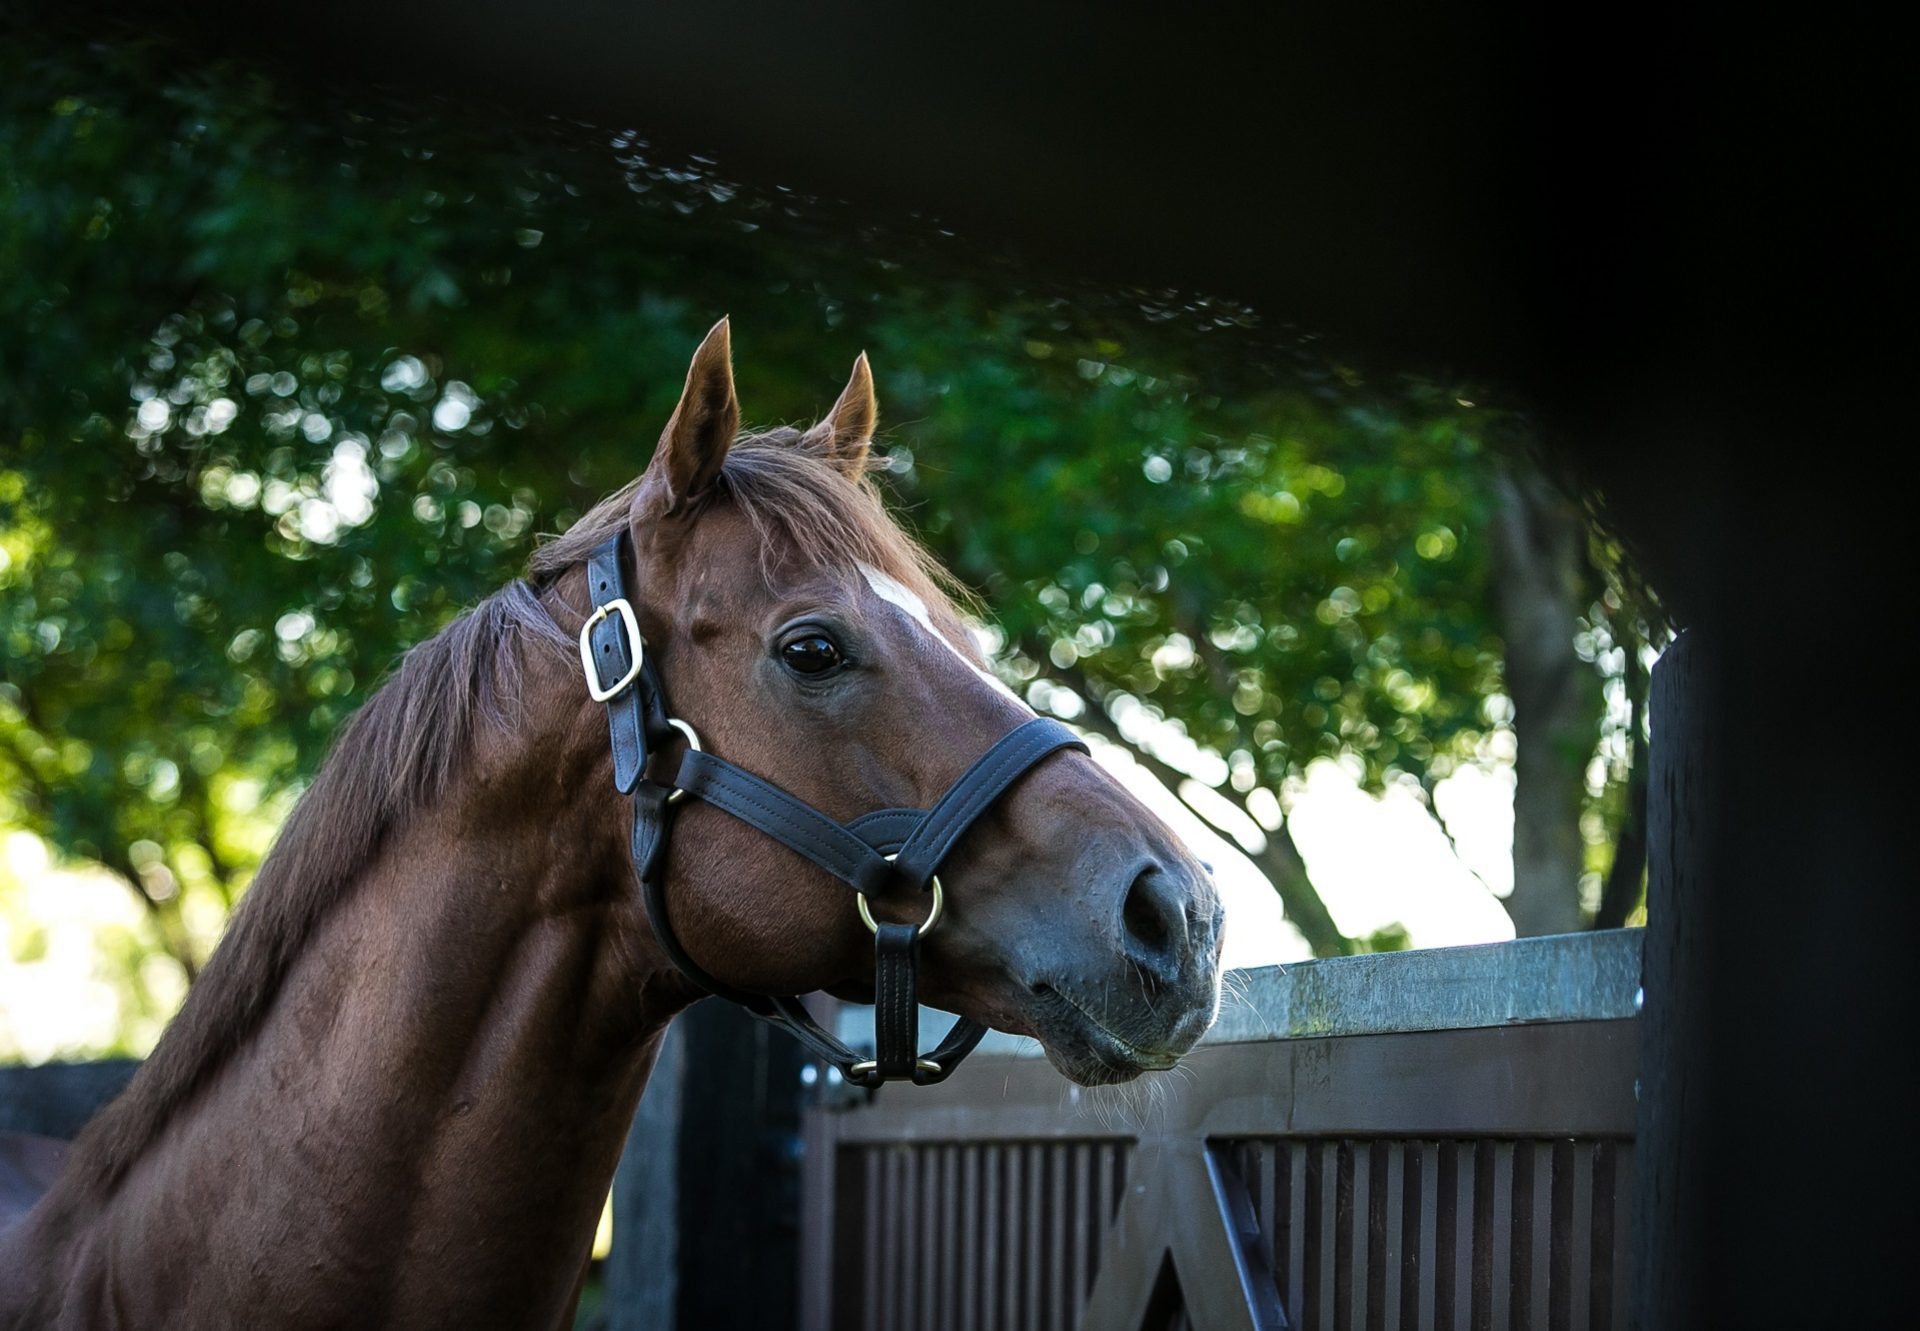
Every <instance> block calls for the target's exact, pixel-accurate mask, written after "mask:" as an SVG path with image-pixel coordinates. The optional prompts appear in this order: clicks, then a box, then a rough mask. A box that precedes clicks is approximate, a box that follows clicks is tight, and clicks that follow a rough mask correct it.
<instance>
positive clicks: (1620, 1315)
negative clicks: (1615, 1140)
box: [1612, 1143, 1634, 1331]
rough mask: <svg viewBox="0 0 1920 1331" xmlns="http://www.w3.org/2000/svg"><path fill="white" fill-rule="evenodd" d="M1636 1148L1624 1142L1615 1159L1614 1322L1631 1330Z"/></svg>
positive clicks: (1621, 1328) (1623, 1329) (1622, 1329)
mask: <svg viewBox="0 0 1920 1331" xmlns="http://www.w3.org/2000/svg"><path fill="white" fill-rule="evenodd" d="M1633 1153H1634V1147H1633V1145H1632V1144H1629V1143H1622V1144H1621V1145H1619V1146H1618V1147H1616V1148H1615V1151H1614V1158H1613V1178H1614V1187H1613V1322H1612V1325H1613V1327H1614V1331H1627V1326H1628V1324H1629V1322H1630V1320H1631V1317H1632V1312H1633V1260H1632V1259H1633V1219H1632V1217H1633V1205H1634V1195H1633V1180H1634V1172H1633V1170H1634V1164H1633Z"/></svg>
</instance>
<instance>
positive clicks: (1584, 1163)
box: [1566, 1142, 1594, 1331]
mask: <svg viewBox="0 0 1920 1331" xmlns="http://www.w3.org/2000/svg"><path fill="white" fill-rule="evenodd" d="M1572 1155H1573V1164H1572V1179H1571V1180H1570V1182H1571V1184H1572V1189H1571V1191H1572V1197H1571V1198H1570V1200H1569V1203H1568V1209H1569V1211H1570V1215H1569V1222H1568V1227H1567V1263H1566V1270H1567V1327H1568V1331H1587V1328H1588V1326H1589V1325H1590V1323H1589V1321H1588V1315H1589V1313H1590V1312H1591V1311H1592V1306H1591V1300H1592V1293H1593V1286H1592V1274H1593V1166H1594V1161H1593V1143H1592V1142H1574V1143H1572Z"/></svg>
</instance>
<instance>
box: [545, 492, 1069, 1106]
mask: <svg viewBox="0 0 1920 1331" xmlns="http://www.w3.org/2000/svg"><path fill="white" fill-rule="evenodd" d="M626 546H627V534H626V532H625V531H624V530H623V531H620V532H618V533H616V534H615V535H613V536H611V537H608V538H607V540H606V541H605V542H604V543H602V544H601V545H600V546H599V547H598V548H597V549H595V550H594V552H593V555H592V557H591V558H590V559H589V560H588V561H587V580H588V584H589V586H590V587H591V589H592V592H593V606H594V609H593V614H592V615H591V616H590V617H589V618H588V619H587V622H586V623H585V624H584V625H583V626H582V627H581V629H580V663H581V667H582V669H583V670H584V671H585V673H586V677H587V689H588V692H589V693H590V694H592V696H593V699H594V701H596V702H604V703H605V704H606V705H607V725H608V729H609V731H610V733H611V735H612V739H613V779H614V784H615V785H616V786H618V787H619V789H620V791H621V793H623V794H626V795H629V796H631V797H632V800H633V847H632V850H633V867H634V871H635V872H636V873H637V874H638V875H639V876H640V890H641V895H642V899H643V900H644V901H645V903H646V909H647V916H648V918H649V919H650V920H651V921H652V923H653V930H654V933H655V935H656V936H657V937H658V938H659V940H660V945H661V946H662V947H663V948H665V949H666V953H667V955H668V956H669V957H671V958H672V959H673V963H674V964H675V965H676V966H678V967H679V968H680V970H681V971H682V972H683V973H685V975H686V976H687V977H688V978H689V979H691V980H692V981H693V982H694V983H696V984H698V985H700V986H701V987H702V988H704V989H705V990H707V992H708V993H711V994H715V995H717V996H719V997H721V998H725V999H728V1000H730V1001H731V1002H735V1003H738V1004H740V1005H741V1006H742V1007H744V1008H746V1009H747V1011H749V1012H751V1013H752V1014H753V1015H754V1016H756V1017H759V1018H760V1019H761V1020H763V1021H766V1022H770V1023H771V1024H773V1025H775V1026H779V1027H781V1028H782V1029H784V1030H786V1031H787V1032H789V1033H790V1034H791V1035H793V1036H794V1037H795V1038H796V1039H798V1040H799V1041H800V1042H801V1043H802V1044H804V1045H805V1046H807V1048H808V1049H809V1050H811V1051H812V1052H813V1053H814V1054H815V1055H817V1056H818V1057H819V1058H821V1059H822V1060H824V1061H825V1062H827V1063H829V1064H831V1065H832V1066H833V1067H835V1068H837V1069H839V1071H840V1075H841V1076H843V1077H845V1078H846V1079H847V1080H848V1081H849V1082H851V1083H853V1084H854V1085H856V1086H867V1087H872V1086H878V1085H880V1084H881V1083H882V1082H888V1081H911V1082H913V1083H915V1084H916V1085H920V1086H930V1085H932V1084H933V1083H935V1082H939V1081H945V1080H946V1078H947V1076H948V1075H949V1074H950V1073H951V1072H952V1071H953V1069H954V1068H955V1067H956V1066H958V1065H959V1062H960V1060H961V1059H963V1058H965V1057H966V1056H967V1055H968V1054H970V1053H972V1052H973V1048H974V1046H975V1045H977V1044H979V1043H980V1037H981V1036H983V1035H985V1034H986V1033H987V1028H986V1027H985V1026H982V1025H981V1024H980V1023H979V1022H975V1021H968V1020H967V1019H966V1018H964V1017H963V1018H961V1019H960V1020H958V1021H956V1022H954V1024H953V1027H952V1029H950V1030H949V1031H948V1032H947V1034H946V1037H945V1038H944V1039H942V1040H941V1041H940V1043H939V1044H938V1045H937V1046H935V1047H934V1048H933V1049H932V1050H930V1051H928V1052H927V1053H925V1054H922V1053H920V1052H919V1036H920V1009H919V999H918V993H919V980H918V970H919V964H920V938H921V936H922V935H924V934H926V933H927V932H929V931H930V930H932V929H933V927H934V926H935V925H936V924H938V923H939V920H940V912H941V907H942V904H943V898H944V893H943V891H942V888H941V885H940V880H939V878H938V877H937V876H936V871H937V870H938V869H939V868H940V865H941V862H942V861H944V860H945V859H946V857H947V855H948V853H949V852H950V851H952V849H953V847H954V845H955V844H956V843H957V842H958V841H959V840H960V838H961V837H962V836H964V835H965V834H966V832H967V829H968V828H970V827H972V826H973V824H974V822H975V821H976V820H977V819H978V818H979V817H980V816H981V815H982V814H984V813H985V812H986V811H987V810H988V809H990V808H991V807H993V804H994V802H995V801H996V800H998V799H999V798H1000V796H1001V795H1002V794H1004V793H1005V792H1006V790H1007V788H1008V787H1009V786H1011V785H1012V784H1013V783H1014V782H1015V781H1017V780H1019V778H1020V777H1022V776H1024V775H1025V774H1026V773H1027V771H1028V770H1030V769H1031V768H1032V767H1033V766H1034V765H1035V764H1037V763H1039V762H1040V761H1041V760H1042V759H1043V758H1045V757H1047V756H1048V755H1049V754H1052V753H1054V752H1056V751H1058V750H1060V749H1067V748H1073V749H1080V750H1081V751H1082V752H1084V751H1085V750H1086V745H1085V744H1083V743H1081V741H1080V740H1079V738H1078V737H1076V736H1075V735H1074V733H1073V732H1072V731H1070V730H1068V729H1067V728H1066V727H1065V726H1063V725H1061V724H1060V723H1059V722H1057V721H1049V720H1047V719H1045V718H1043V717H1036V718H1034V719H1033V720H1031V721H1028V722H1026V723H1024V724H1022V725H1020V726H1017V727H1015V728H1014V729H1013V730H1011V731H1009V732H1008V733H1007V734H1005V735H1003V736H1001V737H1000V739H999V740H998V741H997V742H995V744H994V745H993V746H992V747H991V748H989V749H988V750H987V751H986V752H985V753H984V754H982V755H981V756H980V758H979V759H978V760H977V761H976V762H975V763H974V764H973V766H972V767H969V768H968V769H967V770H966V771H965V772H964V773H962V774H961V776H960V779H959V780H957V781H955V782H954V783H953V785H951V786H949V787H948V788H947V792H946V794H944V795H942V796H941V797H940V798H939V799H938V800H936V801H935V802H934V805H933V807H932V808H931V809H878V810H875V811H874V812H872V813H868V814H863V815H861V816H860V817H858V818H856V819H854V820H853V821H852V822H850V823H838V822H835V821H834V820H833V819H831V818H829V817H827V815H825V814H824V813H821V812H820V811H819V810H818V809H816V808H814V807H813V806H812V805H810V804H807V803H805V802H803V801H801V800H798V799H796V798H794V797H793V796H792V795H789V794H788V793H787V792H786V791H784V790H782V789H780V788H779V787H778V786H775V785H772V784H771V783H769V782H767V781H765V780H762V779H761V778H760V777H757V776H755V775H754V774H753V773H751V772H749V771H747V770H746V769H745V768H741V767H736V766H734V765H733V764H732V763H730V762H728V761H726V759H724V758H717V757H715V756H714V755H713V754H710V753H703V752H702V751H701V749H700V741H699V737H698V736H697V735H696V734H695V733H694V729H693V727H692V726H690V725H688V724H687V723H686V722H685V721H682V720H680V719H679V718H677V717H675V716H673V715H671V714H670V713H669V711H668V710H667V702H666V689H665V686H664V685H663V683H662V682H661V679H660V671H659V667H658V666H657V665H656V664H655V662H654V659H653V658H652V657H650V656H648V655H647V652H646V644H645V642H644V641H643V640H642V639H641V637H640V628H639V624H638V621H637V620H636V618H635V616H634V612H633V603H632V602H631V601H629V600H628V599H627V578H626V557H625V556H626ZM609 680H610V681H612V683H608V682H607V681H609ZM676 738H677V739H680V740H684V741H685V743H686V746H687V747H686V752H685V754H684V755H683V756H682V757H681V759H680V769H679V771H678V772H677V773H676V774H675V776H674V778H673V781H672V784H670V785H663V784H661V783H660V782H657V781H655V780H653V779H651V778H649V777H648V776H647V774H646V767H647V760H648V757H649V755H650V754H652V753H654V752H656V751H658V750H660V749H661V748H663V747H664V746H665V745H667V744H669V743H671V742H673V741H674V740H675V739H676ZM687 796H693V797H694V798H696V799H702V800H705V801H706V802H707V803H709V804H711V805H713V806H714V807H716V808H719V809H724V810H726V812H728V813H730V814H732V815H733V816H734V817H736V818H738V819H740V820H741V821H742V822H745V823H749V824H751V825H752V826H754V827H757V828H759V829H760V830H761V831H762V832H765V833H766V834H767V835H768V836H770V837H772V838H773V839H774V840H776V841H778V842H780V844H782V845H784V846H786V847H788V848H789V849H791V850H794V851H796V852H798V853H799V854H801V855H804V856H805V857H806V858H807V859H809V860H812V861H813V862H814V863H815V864H817V865H819V866H820V867H821V868H823V869H825V870H826V871H827V872H828V873H830V874H832V875H833V876H834V877H836V878H838V879H840V880H841V881H842V882H844V883H846V884H847V885H848V886H849V887H851V888H852V889H853V891H854V894H855V905H856V906H857V907H858V909H859V912H860V918H861V920H862V921H864V922H865V924H866V925H867V927H868V928H869V929H870V930H872V931H873V1007H874V1019H873V1027H874V1056H873V1057H872V1058H862V1057H861V1056H860V1054H859V1053H858V1052H856V1051H855V1050H853V1049H849V1048H848V1047H847V1046H846V1045H845V1044H842V1043H841V1042H840V1041H839V1040H838V1039H836V1038H835V1037H834V1036H833V1034H832V1033H831V1032H829V1031H828V1030H827V1029H826V1028H825V1027H823V1026H821V1025H820V1023H819V1022H817V1021H815V1020H814V1019H813V1017H812V1015H811V1014H810V1013H808V1011H807V1009H806V1006H805V1005H804V1004H802V1003H801V1001H800V1000H799V999H798V998H797V997H792V996H777V995H769V994H752V993H746V992H743V991H742V990H739V989H735V988H733V987H732V986H731V985H728V984H725V983H723V982H721V981H720V980H717V979H715V978H714V977H713V976H711V975H709V974H708V973H707V972H706V970H705V969H703V968H702V967H701V965H700V963H698V962H697V961H695V960H694V959H693V958H692V957H690V956H689V955H687V950H686V949H685V948H684V947H682V946H681V944H680V940H679V938H678V937H676V936H675V934H674V932H673V925H672V923H671V922H670V921H669V920H668V918H667V901H666V889H665V883H664V878H665V872H666V860H667V855H666V849H667V837H668V834H669V833H670V832H671V831H672V828H673V808H674V806H675V805H676V804H678V803H679V802H680V801H681V800H682V799H684V798H685V797H687ZM895 881H904V882H906V883H909V884H911V885H912V886H914V887H916V888H919V889H921V890H922V891H927V890H931V892H932V899H931V900H930V901H929V902H928V906H927V918H926V919H925V920H923V921H922V922H921V923H919V924H917V925H914V924H882V923H878V922H876V921H875V920H874V918H873V913H872V911H871V910H870V909H869V907H868V905H867V898H868V897H870V896H872V895H873V894H874V893H875V892H878V891H880V890H881V889H882V888H884V887H886V886H887V885H888V884H889V883H891V882H895Z"/></svg>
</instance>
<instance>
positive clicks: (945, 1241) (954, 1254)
mask: <svg viewBox="0 0 1920 1331" xmlns="http://www.w3.org/2000/svg"><path fill="white" fill-rule="evenodd" d="M960 1149H961V1148H960V1147H959V1146H957V1145H954V1144H953V1143H948V1144H947V1145H946V1146H943V1147H941V1148H940V1156H941V1160H940V1241H939V1244H938V1245H937V1248H938V1256H939V1259H940V1306H939V1308H938V1310H937V1311H938V1313H939V1320H938V1322H937V1323H936V1324H937V1325H938V1326H939V1327H940V1331H955V1318H957V1317H958V1316H959V1312H960V1275H959V1265H960V1257H961V1254H962V1251H963V1248H964V1241H963V1240H962V1238H961V1234H960V1200H961V1197H960Z"/></svg>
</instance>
